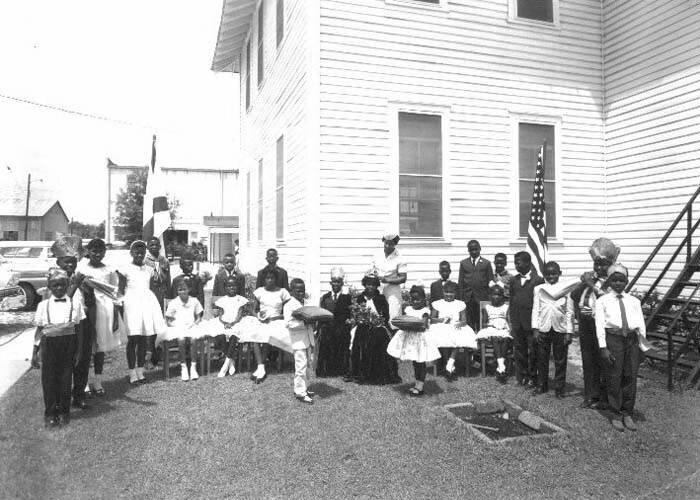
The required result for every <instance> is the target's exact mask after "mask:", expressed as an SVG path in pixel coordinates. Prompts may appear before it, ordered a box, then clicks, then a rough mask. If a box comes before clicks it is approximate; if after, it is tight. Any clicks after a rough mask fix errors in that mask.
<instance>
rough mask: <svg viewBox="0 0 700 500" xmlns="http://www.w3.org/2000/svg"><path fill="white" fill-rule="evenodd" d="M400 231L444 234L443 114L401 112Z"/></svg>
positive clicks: (431, 234) (437, 235)
mask: <svg viewBox="0 0 700 500" xmlns="http://www.w3.org/2000/svg"><path fill="white" fill-rule="evenodd" d="M399 231H400V233H401V235H402V236H419V237H440V236H442V117H441V116H440V115H428V114H417V113H403V112H400V113H399Z"/></svg>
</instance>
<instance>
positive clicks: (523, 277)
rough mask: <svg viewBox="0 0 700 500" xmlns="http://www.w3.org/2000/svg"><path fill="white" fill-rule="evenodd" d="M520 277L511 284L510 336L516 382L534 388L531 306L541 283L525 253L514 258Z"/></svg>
mask: <svg viewBox="0 0 700 500" xmlns="http://www.w3.org/2000/svg"><path fill="white" fill-rule="evenodd" d="M515 269H516V271H518V273H519V274H517V275H515V276H514V277H513V279H512V280H511V281H510V308H509V309H508V312H509V314H510V328H511V335H512V336H513V354H514V357H515V379H516V381H517V383H518V385H528V384H529V385H532V386H536V385H537V346H536V344H535V338H534V336H533V333H532V303H533V301H534V290H535V287H536V286H538V285H541V284H542V283H544V280H543V279H542V278H541V277H540V276H538V275H537V273H536V272H535V271H534V270H533V269H532V258H531V257H530V254H529V253H527V252H518V253H516V254H515Z"/></svg>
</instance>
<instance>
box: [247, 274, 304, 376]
mask: <svg viewBox="0 0 700 500" xmlns="http://www.w3.org/2000/svg"><path fill="white" fill-rule="evenodd" d="M277 279H278V275H277V271H276V270H275V269H268V270H267V271H266V272H265V273H264V276H263V280H264V281H263V282H264V286H261V287H260V288H258V289H257V290H255V292H253V296H254V297H255V313H256V314H257V319H256V318H253V317H250V316H249V317H246V318H244V319H242V320H241V321H240V326H239V327H238V329H239V331H240V332H241V335H240V336H239V342H254V344H253V353H254V354H255V361H256V363H257V364H258V367H257V369H256V370H255V371H254V372H253V374H252V375H251V377H250V378H251V380H253V382H255V383H256V384H259V383H260V382H262V381H263V380H265V378H266V377H267V373H266V372H265V360H266V359H267V352H268V349H269V347H268V344H272V345H274V346H275V347H279V348H280V349H283V350H285V351H287V352H292V347H291V343H290V341H289V332H288V331H287V325H286V323H285V321H284V317H283V315H282V308H283V307H284V304H285V302H287V301H288V300H289V299H290V298H291V295H289V292H288V291H287V289H286V288H280V287H279V286H278V285H277Z"/></svg>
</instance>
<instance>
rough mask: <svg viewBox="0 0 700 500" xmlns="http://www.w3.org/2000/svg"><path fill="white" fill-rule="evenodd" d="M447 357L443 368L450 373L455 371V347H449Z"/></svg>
mask: <svg viewBox="0 0 700 500" xmlns="http://www.w3.org/2000/svg"><path fill="white" fill-rule="evenodd" d="M448 352H449V358H448V359H447V364H446V365H445V370H446V371H447V373H448V374H450V375H452V374H453V373H454V371H455V360H456V359H457V348H456V347H452V348H450V349H449V351H448Z"/></svg>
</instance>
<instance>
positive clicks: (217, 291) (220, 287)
mask: <svg viewBox="0 0 700 500" xmlns="http://www.w3.org/2000/svg"><path fill="white" fill-rule="evenodd" d="M231 278H233V279H234V280H235V281H236V283H238V295H242V296H243V297H245V276H244V275H243V273H242V272H240V271H238V270H237V269H234V270H233V271H231V272H230V273H229V272H228V271H227V270H226V268H224V267H222V268H221V269H219V271H218V272H217V273H216V276H214V288H213V289H212V295H213V296H214V297H221V296H223V295H226V282H227V281H228V280H229V279H231Z"/></svg>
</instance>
